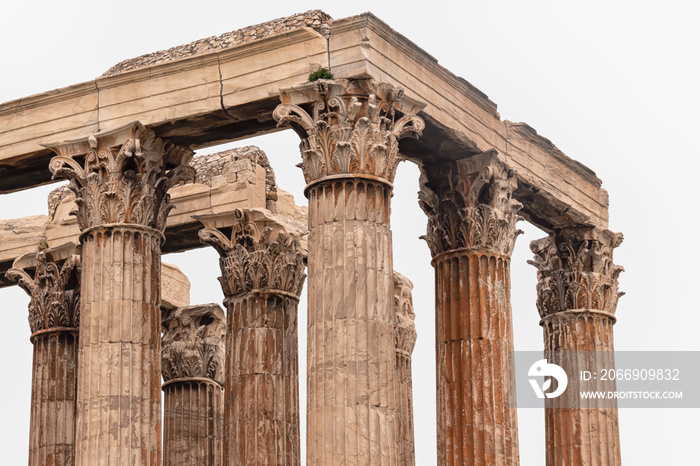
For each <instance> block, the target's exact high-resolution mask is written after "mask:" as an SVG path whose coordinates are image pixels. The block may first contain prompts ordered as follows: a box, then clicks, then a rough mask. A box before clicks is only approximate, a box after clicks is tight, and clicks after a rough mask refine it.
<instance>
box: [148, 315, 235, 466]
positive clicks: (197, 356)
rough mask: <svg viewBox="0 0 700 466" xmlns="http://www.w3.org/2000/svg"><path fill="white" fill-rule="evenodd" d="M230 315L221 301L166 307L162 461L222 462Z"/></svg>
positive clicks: (175, 465) (210, 465)
mask: <svg viewBox="0 0 700 466" xmlns="http://www.w3.org/2000/svg"><path fill="white" fill-rule="evenodd" d="M225 337H226V318H225V316H224V311H223V309H221V306H219V305H218V304H204V305H199V306H187V307H184V308H178V309H173V310H164V311H163V366H162V367H163V392H165V397H164V398H165V399H164V416H163V419H164V421H163V422H164V424H163V465H164V466H197V465H199V466H221V465H223V464H224V462H223V457H224V455H223V447H224V445H223V434H224V432H223V431H224V359H225V341H226V340H225Z"/></svg>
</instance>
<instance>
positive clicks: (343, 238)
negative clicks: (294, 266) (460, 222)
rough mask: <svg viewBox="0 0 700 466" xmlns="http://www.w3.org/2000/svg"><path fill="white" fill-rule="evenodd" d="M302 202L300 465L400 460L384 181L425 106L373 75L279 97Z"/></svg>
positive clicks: (389, 177) (311, 86)
mask: <svg viewBox="0 0 700 466" xmlns="http://www.w3.org/2000/svg"><path fill="white" fill-rule="evenodd" d="M281 100H282V104H280V105H279V106H278V107H277V109H275V113H274V117H275V119H276V120H278V121H279V124H280V125H290V126H291V127H292V128H294V130H295V131H296V132H297V133H298V134H299V135H300V137H301V139H302V142H301V146H300V148H301V154H302V165H301V166H302V170H303V172H304V177H305V179H306V182H307V183H308V185H307V187H306V190H305V194H306V196H307V198H308V199H309V231H310V233H309V258H308V264H309V288H308V290H309V291H308V294H309V298H308V299H309V304H308V305H309V317H308V326H309V327H308V340H307V341H308V355H307V357H308V369H307V370H308V386H307V397H308V398H307V449H306V451H307V455H306V460H307V464H308V465H326V464H347V465H360V464H396V463H397V462H398V460H399V446H398V439H397V428H398V416H399V412H398V408H397V389H398V380H397V375H396V356H395V354H396V350H395V342H394V311H393V305H392V304H393V295H394V290H393V288H394V280H393V265H392V255H391V253H392V251H391V231H390V229H389V212H390V204H389V203H390V199H391V191H392V187H391V182H392V181H393V179H394V175H395V173H396V166H397V165H398V163H399V161H400V157H399V154H398V140H399V139H401V138H402V137H404V136H408V135H419V134H420V130H421V128H422V124H423V122H422V120H421V119H420V118H418V117H416V116H415V112H417V111H418V110H420V108H421V105H420V104H418V103H416V102H414V101H412V100H410V99H407V98H405V97H404V96H403V91H402V90H401V89H397V88H394V87H392V86H390V85H386V84H384V83H377V82H374V81H372V80H349V81H343V80H339V81H337V82H330V81H324V82H318V83H312V84H309V85H305V86H301V87H299V88H294V89H285V90H282V91H281Z"/></svg>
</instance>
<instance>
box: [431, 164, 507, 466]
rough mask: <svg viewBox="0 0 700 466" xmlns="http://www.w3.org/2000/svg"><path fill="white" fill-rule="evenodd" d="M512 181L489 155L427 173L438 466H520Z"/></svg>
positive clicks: (436, 167)
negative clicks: (513, 357)
mask: <svg viewBox="0 0 700 466" xmlns="http://www.w3.org/2000/svg"><path fill="white" fill-rule="evenodd" d="M516 185H517V182H516V178H515V173H514V172H513V170H510V169H509V168H508V167H507V166H506V165H505V164H504V163H503V162H502V161H501V160H500V159H499V158H498V156H497V154H495V153H485V154H481V155H479V156H474V157H471V158H468V159H463V160H459V161H457V162H455V163H452V164H445V165H441V166H431V167H425V169H424V173H423V176H422V184H421V192H420V193H419V198H420V204H421V207H422V208H423V210H424V211H425V213H426V214H427V215H428V229H427V235H426V240H427V242H428V245H429V246H430V251H431V253H432V255H433V262H432V263H433V266H434V267H435V282H436V283H435V296H436V310H435V311H436V314H437V315H436V323H435V331H436V346H437V381H438V383H437V413H438V464H439V465H458V464H459V465H467V464H468V465H481V464H488V465H503V466H506V465H508V466H512V465H517V464H518V463H519V457H518V434H517V418H516V408H515V385H514V384H515V380H514V374H513V366H512V364H511V355H512V351H513V322H512V315H511V307H510V254H511V252H512V250H513V246H514V242H515V237H516V236H517V234H518V233H519V231H518V230H517V229H516V227H515V223H516V221H517V220H518V216H517V211H518V209H519V208H520V204H519V203H518V202H517V201H515V200H514V199H513V198H512V195H513V191H514V189H515V187H516Z"/></svg>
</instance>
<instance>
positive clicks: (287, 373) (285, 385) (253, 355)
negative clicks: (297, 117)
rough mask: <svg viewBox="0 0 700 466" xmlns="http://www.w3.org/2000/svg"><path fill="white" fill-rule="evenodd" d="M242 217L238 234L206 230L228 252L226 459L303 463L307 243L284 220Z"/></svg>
mask: <svg viewBox="0 0 700 466" xmlns="http://www.w3.org/2000/svg"><path fill="white" fill-rule="evenodd" d="M212 217H216V216H212ZM234 217H235V218H234V219H233V226H232V227H231V235H230V237H228V236H226V235H224V234H223V233H222V232H221V231H220V230H218V229H215V228H205V229H203V230H201V231H200V232H199V236H200V239H201V240H202V242H203V243H205V244H210V245H212V246H214V248H216V249H217V251H218V252H219V254H220V255H221V258H220V259H219V265H220V266H221V277H220V278H219V281H220V282H221V286H222V289H223V292H224V296H225V297H226V299H225V300H224V304H225V305H226V309H227V315H226V321H227V326H226V371H225V372H226V381H225V408H224V464H226V465H239V464H241V465H251V466H252V465H261V466H262V465H272V464H276V465H290V466H294V465H300V464H301V458H300V444H299V356H298V341H297V339H298V338H297V307H298V304H299V295H300V294H301V290H302V287H303V284H304V279H305V278H306V275H305V274H304V268H305V265H304V254H303V252H302V249H301V242H300V240H299V237H298V236H296V235H292V234H289V233H287V232H286V230H285V229H284V228H283V227H282V226H281V225H278V224H272V223H269V222H268V223H267V224H266V227H265V228H259V226H258V224H256V223H255V222H254V221H252V220H251V219H250V217H249V212H243V211H241V210H236V211H235V213H234ZM201 220H202V222H203V223H204V224H205V225H206V224H207V223H208V222H213V223H217V220H216V219H213V218H209V219H208V220H205V219H204V218H202V219H201ZM218 221H219V222H221V219H219V220H218Z"/></svg>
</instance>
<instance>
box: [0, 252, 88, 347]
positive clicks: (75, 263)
mask: <svg viewBox="0 0 700 466" xmlns="http://www.w3.org/2000/svg"><path fill="white" fill-rule="evenodd" d="M35 262H36V264H35V265H33V266H32V267H28V268H27V270H23V269H21V268H14V267H13V268H11V269H10V270H8V271H7V273H6V276H7V278H8V279H10V280H12V281H16V282H17V283H18V285H19V286H20V287H21V288H22V289H24V291H26V293H27V294H28V295H29V296H30V301H29V306H28V311H29V328H30V330H31V332H32V334H34V333H36V332H38V331H41V330H49V329H51V328H57V327H63V328H66V327H67V328H78V326H79V323H80V256H78V255H75V254H74V255H71V256H69V257H68V258H67V259H66V260H64V261H62V262H63V263H62V264H61V261H54V260H53V258H52V257H51V256H50V255H47V254H46V253H45V252H43V251H42V252H39V253H37V255H36V261H35ZM32 277H33V278H32Z"/></svg>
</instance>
